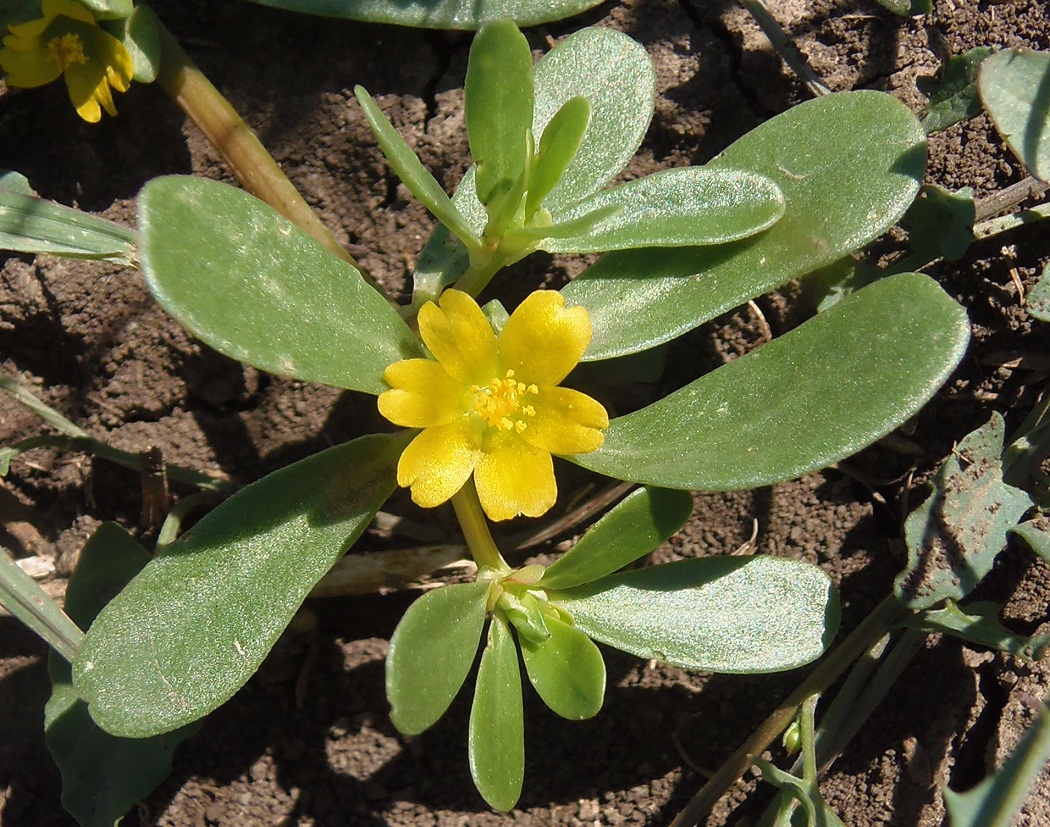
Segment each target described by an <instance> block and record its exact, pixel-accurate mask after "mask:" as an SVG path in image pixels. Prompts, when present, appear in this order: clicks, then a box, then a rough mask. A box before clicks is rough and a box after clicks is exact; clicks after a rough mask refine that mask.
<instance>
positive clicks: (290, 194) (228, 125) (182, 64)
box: [157, 21, 384, 293]
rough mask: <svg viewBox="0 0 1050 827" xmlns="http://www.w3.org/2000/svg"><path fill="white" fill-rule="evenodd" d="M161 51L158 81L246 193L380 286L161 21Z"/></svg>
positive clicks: (380, 289) (159, 26)
mask: <svg viewBox="0 0 1050 827" xmlns="http://www.w3.org/2000/svg"><path fill="white" fill-rule="evenodd" d="M157 28H158V31H159V32H160V37H161V44H162V52H161V64H160V73H159V74H158V75H157V82H158V83H159V84H160V85H161V87H162V88H163V89H164V91H165V92H167V93H168V94H169V95H171V97H172V99H173V100H174V101H175V103H177V104H178V105H179V108H180V109H182V111H183V112H185V113H186V115H187V116H189V118H190V119H191V120H192V121H193V122H194V123H195V124H197V126H198V127H200V129H201V131H202V132H203V133H204V136H205V137H206V138H207V139H208V140H209V141H210V142H211V143H212V144H213V145H214V146H215V148H216V149H218V150H219V152H221V153H222V155H223V157H224V158H225V159H226V162H227V163H228V164H229V165H230V168H231V169H232V170H233V173H234V174H235V175H236V176H237V178H238V180H239V181H240V182H241V184H243V185H244V188H245V189H246V190H248V192H250V193H252V195H254V196H256V197H257V198H260V199H262V200H263V201H265V202H266V203H267V204H269V205H270V206H271V207H273V208H274V209H275V210H277V212H279V213H280V214H281V215H283V216H284V217H285V218H287V219H288V220H289V221H292V222H293V223H295V224H297V225H298V226H299V227H301V228H302V229H303V230H305V231H306V232H307V233H309V234H310V235H311V236H312V237H313V238H314V239H315V240H316V241H318V242H319V243H320V244H321V245H322V246H323V247H324V248H325V249H326V250H328V251H329V252H330V253H332V254H333V255H335V256H338V257H339V258H341V259H342V260H343V261H345V262H346V263H347V264H350V265H351V266H352V267H354V268H356V269H357V271H358V272H359V273H361V276H362V278H364V279H365V281H367V282H368V283H369V284H370V285H371V286H372V287H374V288H375V289H376V290H379V291H380V292H381V293H382V292H384V291H383V289H382V287H380V286H379V284H378V283H377V282H376V281H375V279H373V278H372V277H371V276H370V275H369V274H368V273H366V272H365V271H364V270H363V269H362V268H361V265H359V264H358V263H357V262H356V261H354V259H353V257H352V256H351V255H350V254H349V253H348V252H347V251H346V249H345V248H344V247H343V246H342V245H341V244H340V243H339V242H338V241H337V240H336V238H335V236H334V235H332V232H331V230H329V229H328V228H327V227H326V226H325V225H324V224H323V223H322V222H321V219H320V218H318V217H317V214H316V213H315V212H314V211H313V210H312V209H311V208H310V205H309V204H307V203H306V201H305V200H304V199H303V197H302V195H300V194H299V191H298V190H296V188H295V187H294V186H293V185H292V182H291V181H289V180H288V177H287V176H286V175H285V174H284V172H283V171H282V170H281V167H280V166H279V165H278V164H277V162H276V161H275V160H274V159H273V157H272V156H271V155H270V153H269V152H267V151H266V148H265V147H264V146H263V145H262V143H260V141H259V139H258V138H257V137H256V136H255V133H254V132H252V131H251V129H250V128H249V127H248V125H247V124H246V123H245V122H244V121H243V120H242V118H241V116H240V115H238V114H237V112H236V111H235V110H234V108H233V107H232V106H231V105H230V102H229V101H228V100H226V98H225V97H223V95H222V94H221V93H220V92H219V90H218V89H216V88H215V87H214V86H213V85H212V84H211V81H209V80H208V79H207V78H206V77H205V76H204V73H203V72H201V70H200V69H199V68H198V67H197V65H196V64H195V63H194V62H193V61H192V60H191V59H190V56H189V55H187V54H186V52H185V51H183V49H182V47H181V46H180V45H179V44H178V42H177V41H176V40H175V38H174V36H173V35H172V34H171V32H170V31H168V29H167V28H166V27H165V26H164V25H163V24H162V23H160V21H158V24H157Z"/></svg>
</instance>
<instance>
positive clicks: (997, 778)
mask: <svg viewBox="0 0 1050 827" xmlns="http://www.w3.org/2000/svg"><path fill="white" fill-rule="evenodd" d="M1048 760H1050V714H1048V712H1047V709H1046V707H1045V706H1043V705H1042V704H1040V706H1039V715H1038V717H1036V719H1035V721H1033V722H1032V725H1031V726H1030V727H1028V729H1027V731H1026V732H1025V734H1024V736H1023V737H1022V738H1021V740H1020V741H1019V742H1018V744H1017V746H1016V747H1015V748H1014V751H1013V753H1012V754H1011V755H1010V757H1009V759H1007V761H1006V763H1005V764H1003V767H1002V769H1001V770H999V772H997V773H996V774H995V775H993V776H991V777H989V778H986V779H985V780H984V781H982V782H981V783H980V784H978V785H977V786H976V787H974V788H973V789H971V790H968V791H966V792H965V793H957V792H954V791H952V790H949V789H943V790H941V792H942V794H943V795H944V803H945V806H946V807H947V808H948V815H949V816H951V825H952V827H990V825H996V827H998V825H1007V824H1013V823H1014V818H1015V817H1016V816H1017V813H1018V812H1020V810H1021V806H1022V805H1023V804H1024V800H1025V798H1027V797H1028V791H1029V789H1030V788H1031V787H1032V785H1033V784H1034V783H1035V781H1036V778H1037V777H1038V776H1039V773H1040V772H1042V770H1043V767H1044V766H1046V763H1047V761H1048Z"/></svg>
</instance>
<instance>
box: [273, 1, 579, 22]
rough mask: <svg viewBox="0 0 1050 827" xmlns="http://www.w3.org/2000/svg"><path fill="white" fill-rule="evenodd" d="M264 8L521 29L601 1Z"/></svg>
mask: <svg viewBox="0 0 1050 827" xmlns="http://www.w3.org/2000/svg"><path fill="white" fill-rule="evenodd" d="M253 2H255V3H258V4H259V5H261V6H273V7H274V8H278V9H288V10H289V11H298V12H305V13H306V14H317V15H322V16H324V17H345V18H347V19H349V20H363V21H365V22H368V23H391V24H393V25H395V26H414V27H416V28H420V29H477V28H478V27H480V26H481V24H482V23H484V22H486V21H487V20H500V19H501V18H510V19H511V20H513V21H514V22H515V23H517V24H518V25H519V26H523V27H524V26H538V25H539V24H541V23H550V22H551V21H553V20H562V19H564V18H566V17H572V16H573V15H574V14H579V13H580V12H582V11H585V10H586V9H589V8H591V6H596V5H598V0H544V2H542V3H538V2H536V0H432V2H426V3H403V2H398V0H253Z"/></svg>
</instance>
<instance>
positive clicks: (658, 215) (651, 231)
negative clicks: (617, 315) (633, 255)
mask: <svg viewBox="0 0 1050 827" xmlns="http://www.w3.org/2000/svg"><path fill="white" fill-rule="evenodd" d="M611 207H615V208H616V212H614V213H612V214H611V215H610V216H609V217H608V218H605V219H604V220H602V221H599V222H597V223H596V224H595V225H594V226H592V227H590V228H589V229H588V230H587V232H586V234H584V235H580V236H572V237H568V238H550V239H548V240H546V241H544V242H543V243H542V244H541V245H540V247H541V249H544V250H546V251H547V252H549V253H600V252H605V251H607V250H629V249H635V248H638V247H682V246H688V245H703V244H725V243H726V242H728V241H736V240H738V239H741V238H746V237H748V236H751V235H754V234H755V233H757V232H760V231H761V230H765V229H767V228H768V227H771V226H772V225H773V224H775V223H776V221H777V220H778V219H779V218H780V216H782V215H783V214H784V197H783V195H782V194H781V192H780V189H779V188H778V187H777V185H776V184H774V183H773V182H772V181H771V180H769V179H768V178H766V177H765V176H764V175H758V174H755V173H752V172H743V171H741V170H729V169H710V168H704V167H685V168H684V169H669V170H665V171H664V172H657V173H654V174H653V175H647V176H645V177H644V178H638V179H636V180H634V181H629V182H628V183H626V184H621V185H620V186H618V187H613V188H612V189H608V190H602V191H601V192H597V193H595V194H593V195H591V196H590V197H588V198H585V199H583V200H582V201H579V202H577V203H575V204H572V205H571V206H569V207H568V208H565V209H562V208H558V209H557V210H555V208H554V207H553V205H552V207H551V218H552V219H553V221H554V223H555V224H556V225H557V224H560V223H562V222H566V223H568V222H572V221H575V220H577V219H579V218H582V217H583V216H585V215H587V214H589V213H593V212H594V211H596V210H603V209H604V210H607V209H609V208H611Z"/></svg>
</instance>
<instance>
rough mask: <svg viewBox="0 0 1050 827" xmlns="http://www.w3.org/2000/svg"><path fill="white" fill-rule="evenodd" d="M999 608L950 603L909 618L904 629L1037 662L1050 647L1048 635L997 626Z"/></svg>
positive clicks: (976, 604)
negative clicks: (952, 636)
mask: <svg viewBox="0 0 1050 827" xmlns="http://www.w3.org/2000/svg"><path fill="white" fill-rule="evenodd" d="M1001 611H1002V606H1000V605H999V604H998V603H993V602H991V601H981V602H978V603H968V604H967V605H965V606H960V605H959V604H958V603H956V602H955V601H953V600H949V601H948V603H947V605H946V606H945V607H944V608H943V609H936V610H930V611H927V612H920V613H918V614H912V615H909V616H908V617H907V618H906V619H905V620H904V625H905V626H907V627H908V628H910V629H918V630H919V631H922V632H930V633H933V634H949V635H954V636H955V637H957V638H961V639H962V640H965V641H968V642H970V643H976V644H977V645H978V646H987V647H988V648H989V649H996V650H998V651H1000V652H1005V653H1006V654H1008V655H1013V656H1015V657H1020V658H1025V659H1026V660H1030V661H1038V660H1041V659H1042V657H1043V653H1044V652H1046V650H1047V648H1048V647H1050V635H1032V636H1031V637H1028V636H1026V635H1018V634H1014V633H1013V632H1011V631H1010V630H1009V629H1007V628H1006V627H1005V626H1003V624H1002V623H1000V622H999V613H1000V612H1001Z"/></svg>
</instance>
